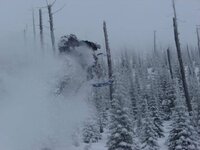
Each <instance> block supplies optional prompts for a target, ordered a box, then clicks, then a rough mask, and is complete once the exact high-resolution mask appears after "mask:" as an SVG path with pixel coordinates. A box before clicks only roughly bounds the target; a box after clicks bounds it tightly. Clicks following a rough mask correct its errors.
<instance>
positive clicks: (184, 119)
mask: <svg viewBox="0 0 200 150" xmlns="http://www.w3.org/2000/svg"><path fill="white" fill-rule="evenodd" d="M176 97H177V98H176V109H175V112H174V115H173V123H172V125H171V126H172V129H171V131H170V135H169V138H168V146H169V150H198V147H197V140H198V139H197V136H196V133H195V128H194V125H193V124H192V123H193V121H192V119H191V117H190V116H189V114H188V112H187V110H186V107H185V105H184V103H183V97H182V95H181V92H180V90H179V88H178V87H177V91H176Z"/></svg>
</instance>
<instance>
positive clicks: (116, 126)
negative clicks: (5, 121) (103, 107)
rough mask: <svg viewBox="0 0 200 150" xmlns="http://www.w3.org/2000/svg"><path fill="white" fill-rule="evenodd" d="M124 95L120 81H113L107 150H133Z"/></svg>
mask: <svg viewBox="0 0 200 150" xmlns="http://www.w3.org/2000/svg"><path fill="white" fill-rule="evenodd" d="M125 93H126V91H125V89H124V87H123V84H122V82H121V79H120V78H119V80H115V91H114V93H113V102H112V103H113V104H112V108H111V112H110V113H111V115H110V126H109V129H110V135H109V137H108V142H107V146H108V150H133V148H132V144H133V138H132V133H133V132H132V128H131V127H132V125H131V121H130V118H129V115H128V113H127V109H126V108H125V107H124V103H123V101H125V99H126V95H125Z"/></svg>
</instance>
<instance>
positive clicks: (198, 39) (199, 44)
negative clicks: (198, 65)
mask: <svg viewBox="0 0 200 150" xmlns="http://www.w3.org/2000/svg"><path fill="white" fill-rule="evenodd" d="M196 33H197V46H198V52H199V57H200V37H199V28H198V27H197V28H196Z"/></svg>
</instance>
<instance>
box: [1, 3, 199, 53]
mask: <svg viewBox="0 0 200 150" xmlns="http://www.w3.org/2000/svg"><path fill="white" fill-rule="evenodd" d="M49 1H50V0H49ZM45 5H46V2H45V0H17V1H16V0H1V1H0V18H1V22H0V33H1V35H0V39H1V41H2V40H3V41H6V42H8V41H9V42H14V40H15V38H13V37H18V38H19V37H23V29H24V28H25V26H26V24H27V25H28V36H29V37H30V39H31V37H32V36H33V35H32V18H31V8H32V7H33V8H35V11H36V12H35V15H36V20H38V19H37V18H38V17H37V15H38V12H37V11H38V9H37V7H41V6H45ZM63 5H65V7H64V8H63V9H62V10H61V11H60V12H58V13H56V14H55V15H54V24H55V34H56V37H57V38H56V39H57V40H58V39H59V37H60V36H61V35H64V34H70V33H75V34H76V35H77V36H78V37H79V38H80V39H88V40H92V41H96V42H98V43H101V44H103V33H102V22H103V20H106V21H107V24H108V30H109V39H110V44H111V47H112V48H113V51H115V50H116V49H121V48H125V47H128V48H135V49H143V50H146V49H152V47H153V46H152V45H153V42H152V41H153V31H154V30H157V42H158V44H159V46H162V47H167V46H169V45H172V44H174V41H173V29H172V17H173V13H172V4H171V1H170V0H125V1H120V0H109V1H108V0H84V1H82V0H57V1H56V3H55V5H54V7H53V10H54V11H56V10H57V9H59V8H61V7H62V6H63ZM176 6H177V14H178V19H179V20H178V23H179V29H180V38H181V43H182V45H183V46H184V45H185V44H191V45H195V44H196V33H195V28H196V25H198V24H200V19H199V18H200V2H199V1H198V0H190V1H189V0H176ZM44 13H45V14H44V18H46V20H45V21H44V24H45V25H46V26H48V19H47V18H48V16H47V11H46V10H45V9H44ZM37 22H38V21H37ZM36 24H37V25H38V23H36ZM48 30H49V29H48V28H45V41H46V43H47V44H49V43H50V38H49V31H48ZM37 32H38V30H37ZM4 43H5V42H4Z"/></svg>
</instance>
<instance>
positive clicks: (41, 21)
mask: <svg viewBox="0 0 200 150" xmlns="http://www.w3.org/2000/svg"><path fill="white" fill-rule="evenodd" d="M39 28H40V45H41V49H42V50H43V51H44V34H43V20H42V9H39Z"/></svg>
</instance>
